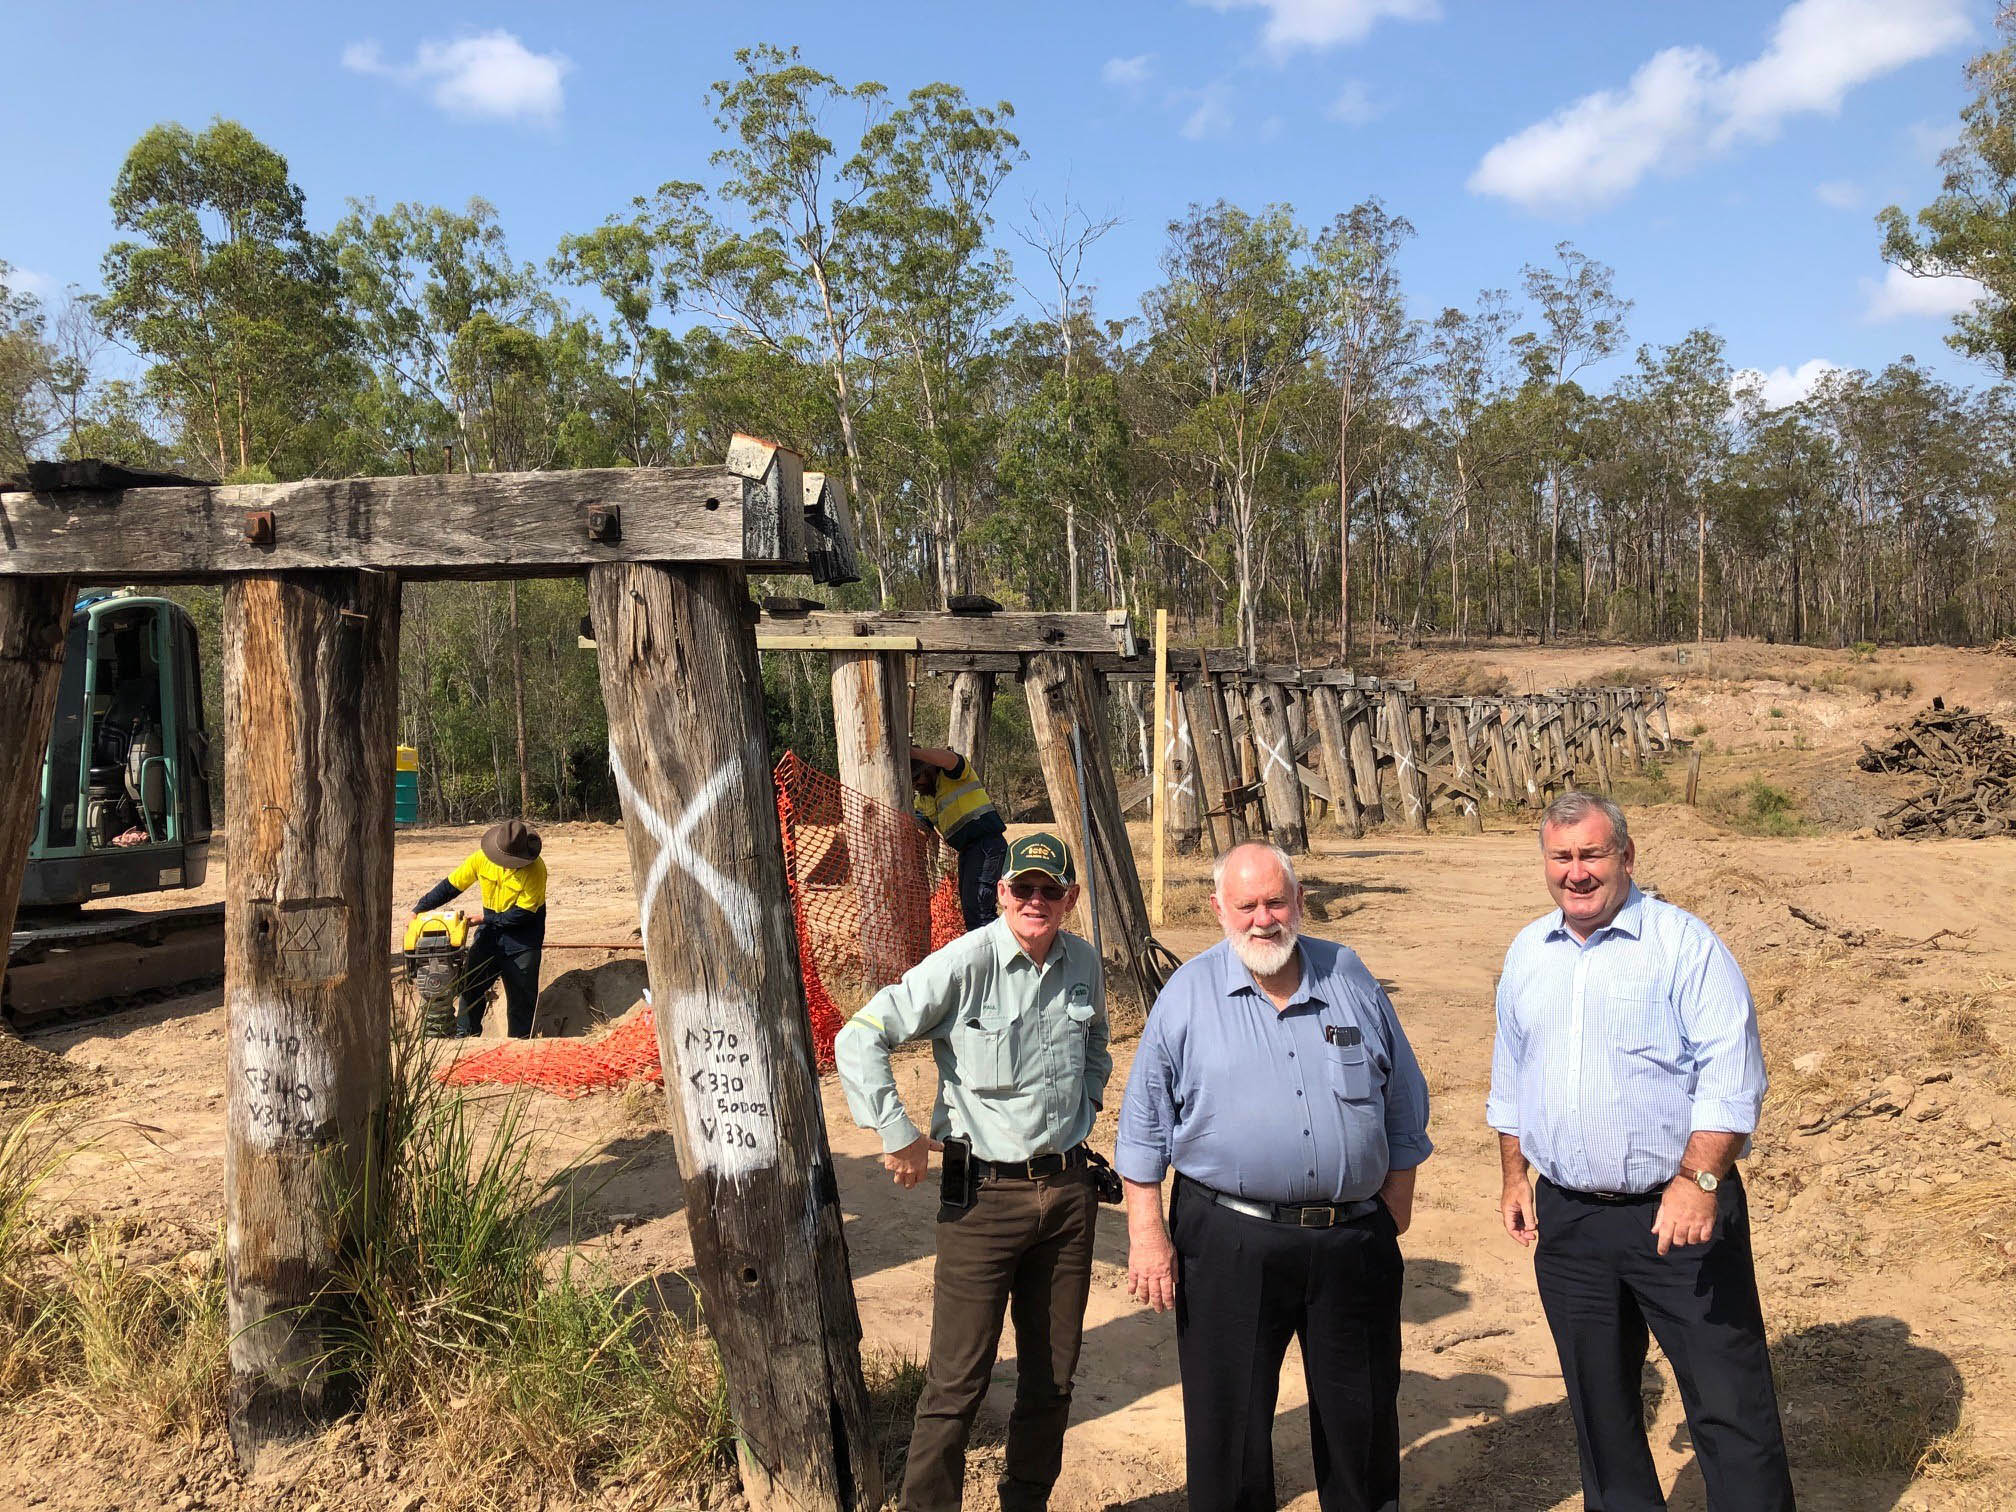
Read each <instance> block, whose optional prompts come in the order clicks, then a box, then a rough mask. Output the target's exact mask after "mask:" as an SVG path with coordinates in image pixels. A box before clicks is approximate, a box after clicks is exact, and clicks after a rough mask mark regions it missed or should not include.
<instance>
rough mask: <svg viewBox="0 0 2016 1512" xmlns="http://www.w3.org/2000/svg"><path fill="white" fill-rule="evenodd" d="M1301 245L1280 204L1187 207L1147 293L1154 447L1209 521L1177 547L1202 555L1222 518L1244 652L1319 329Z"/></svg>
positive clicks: (1255, 630)
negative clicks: (1167, 412) (1254, 211)
mask: <svg viewBox="0 0 2016 1512" xmlns="http://www.w3.org/2000/svg"><path fill="white" fill-rule="evenodd" d="M1306 247H1307V238H1306V237H1305V235H1304V233H1303V231H1302V229H1301V227H1299V226H1298V225H1297V224H1296V223H1295V219H1294V215H1293V213H1292V212H1291V211H1290V210H1289V208H1288V207H1287V206H1285V205H1275V206H1271V207H1269V208H1268V209H1267V210H1265V211H1263V212H1262V213H1260V214H1259V215H1249V214H1248V213H1247V212H1246V211H1244V210H1241V209H1239V208H1238V207H1236V206H1233V205H1228V204H1226V203H1224V202H1223V201H1220V202H1219V203H1217V204H1215V205H1212V206H1210V207H1208V208H1204V207H1198V206H1192V207H1191V209H1190V212H1189V214H1188V215H1186V216H1184V217H1183V218H1182V219H1181V220H1176V221H1172V222H1170V224H1169V242H1168V245H1167V247H1166V248H1165V249H1164V251H1163V253H1162V258H1161V268H1162V273H1163V282H1162V283H1161V284H1160V285H1158V286H1157V287H1155V288H1153V289H1151V290H1150V291H1149V292H1148V293H1147V294H1146V295H1144V296H1143V298H1142V306H1143V309H1144V311H1145V312H1146V315H1147V321H1148V333H1147V342H1148V346H1149V348H1150V351H1149V354H1148V357H1147V361H1148V362H1149V363H1150V365H1151V372H1152V378H1151V381H1152V382H1154V383H1156V384H1158V385H1159V386H1160V387H1161V388H1162V389H1163V390H1164V392H1165V394H1166V395H1167V396H1168V398H1169V400H1170V402H1171V405H1172V408H1173V410H1174V412H1175V416H1174V420H1173V423H1172V424H1171V425H1170V427H1169V428H1168V430H1167V431H1166V432H1164V433H1163V434H1162V435H1161V436H1160V437H1158V438H1157V442H1156V444H1157V445H1158V446H1159V447H1161V448H1162V449H1163V450H1164V451H1165V452H1166V453H1168V454H1169V455H1170V456H1172V457H1173V458H1176V459H1180V460H1182V461H1183V462H1186V463H1187V464H1188V465H1189V470H1190V479H1189V495H1190V503H1191V506H1192V507H1191V510H1190V513H1191V514H1192V516H1193V518H1196V519H1197V523H1199V524H1201V525H1203V526H1204V527H1205V528H1204V529H1203V530H1201V531H1198V532H1196V533H1195V534H1191V533H1189V532H1184V533H1181V534H1178V535H1177V536H1176V537H1175V538H1174V541H1173V544H1175V545H1176V546H1178V547H1179V548H1180V549H1182V550H1184V551H1186V552H1189V553H1190V554H1191V555H1193V556H1195V557H1197V558H1198V559H1199V560H1204V559H1206V554H1207V553H1208V551H1209V550H1210V544H1211V537H1212V535H1213V534H1214V533H1215V532H1216V530H1217V529H1218V528H1219V526H1220V524H1221V520H1222V524H1223V527H1224V528H1225V530H1226V531H1227V533H1228V535H1229V538H1230V539H1229V544H1230V550H1231V556H1232V560H1233V565H1234V579H1235V582H1236V585H1237V591H1238V602H1237V617H1238V624H1239V640H1240V644H1241V645H1243V646H1244V647H1245V648H1246V649H1247V651H1248V653H1249V654H1251V653H1252V652H1254V651H1255V650H1257V648H1258V645H1259V633H1260V632H1259V619H1258V614H1259V604H1258V575H1257V569H1258V567H1259V565H1260V559H1261V555H1262V551H1263V548H1264V545H1265V542H1264V540H1263V535H1264V534H1266V533H1268V532H1270V531H1272V530H1273V529H1275V528H1277V522H1278V519H1279V516H1278V515H1277V514H1275V513H1274V512H1273V511H1272V510H1271V509H1270V507H1269V506H1270V504H1271V503H1272V502H1274V501H1273V499H1272V498H1271V497H1270V485H1271V484H1273V483H1274V482H1275V481H1276V479H1275V477H1274V474H1275V473H1276V472H1277V470H1278V468H1279V465H1280V463H1281V449H1282V445H1283V442H1284V440H1285V439H1286V437H1287V435H1288V430H1289V425H1290V421H1291V419H1292V417H1293V412H1294V407H1295V405H1296V403H1297V401H1298V399H1299V398H1300V397H1301V395H1300V394H1299V390H1300V389H1301V387H1302V386H1303V385H1305V384H1306V383H1307V382H1308V381H1309V379H1310V357H1311V355H1312V353H1313V352H1314V350H1315V346H1316V342H1317V338H1318V335H1319V330H1318V326H1317V322H1316V316H1315V310H1316V302H1315V300H1314V298H1313V297H1312V291H1311V288H1310V274H1309V271H1308V268H1307V265H1306V260H1305V258H1304V253H1305V250H1306ZM1180 529H1181V527H1179V530H1180Z"/></svg>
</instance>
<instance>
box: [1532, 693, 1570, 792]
mask: <svg viewBox="0 0 2016 1512" xmlns="http://www.w3.org/2000/svg"><path fill="white" fill-rule="evenodd" d="M1540 718H1541V725H1540V732H1541V735H1542V736H1543V737H1544V738H1545V740H1546V742H1547V753H1548V755H1549V756H1550V757H1552V758H1553V763H1554V776H1553V780H1552V781H1551V782H1549V783H1547V784H1545V785H1546V786H1549V787H1552V786H1554V785H1555V784H1556V783H1558V784H1559V785H1560V786H1561V787H1562V788H1563V789H1564V790H1565V789H1566V788H1567V786H1568V782H1569V778H1570V776H1571V775H1572V774H1573V772H1574V770H1575V764H1574V762H1573V761H1571V760H1570V759H1569V757H1568V737H1567V735H1566V733H1565V732H1564V731H1563V730H1562V728H1561V724H1562V715H1561V702H1560V700H1559V699H1549V700H1548V701H1547V703H1546V704H1545V705H1544V706H1543V707H1542V710H1541V715H1540Z"/></svg>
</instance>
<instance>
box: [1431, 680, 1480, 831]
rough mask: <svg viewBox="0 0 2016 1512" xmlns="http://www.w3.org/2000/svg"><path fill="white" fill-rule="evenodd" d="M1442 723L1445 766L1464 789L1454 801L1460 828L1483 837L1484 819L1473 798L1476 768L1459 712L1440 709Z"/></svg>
mask: <svg viewBox="0 0 2016 1512" xmlns="http://www.w3.org/2000/svg"><path fill="white" fill-rule="evenodd" d="M1441 712H1442V723H1443V726H1444V728H1446V729H1447V730H1448V732H1449V764H1450V765H1451V766H1452V767H1454V768H1455V769H1456V782H1457V785H1458V786H1460V787H1462V788H1464V789H1466V791H1465V792H1463V793H1462V794H1460V795H1459V796H1458V797H1457V799H1456V806H1457V807H1458V808H1459V809H1461V810H1462V812H1463V827H1464V828H1465V829H1467V830H1468V831H1469V832H1470V833H1471V834H1473V835H1481V834H1483V833H1484V815H1483V814H1482V812H1481V811H1480V808H1479V804H1478V794H1477V766H1476V762H1475V761H1473V760H1472V758H1471V751H1470V731H1469V728H1468V726H1467V724H1466V722H1465V720H1464V716H1463V710H1462V709H1461V708H1455V707H1450V708H1444V709H1443V710H1442V711H1441Z"/></svg>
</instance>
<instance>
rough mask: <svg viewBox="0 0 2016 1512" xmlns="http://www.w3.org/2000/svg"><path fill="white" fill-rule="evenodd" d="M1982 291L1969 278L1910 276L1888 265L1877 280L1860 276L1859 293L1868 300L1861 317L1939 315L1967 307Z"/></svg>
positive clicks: (1868, 318)
mask: <svg viewBox="0 0 2016 1512" xmlns="http://www.w3.org/2000/svg"><path fill="white" fill-rule="evenodd" d="M1986 292H1987V291H1986V290H1985V289H1983V288H1982V287H1981V285H1980V284H1978V283H1976V282H1975V281H1974V280H1973V279H1971V278H1961V277H1958V276H1947V277H1939V278H1914V277H1912V276H1911V275H1910V274H1909V273H1906V272H1905V271H1904V270H1903V269H1902V268H1898V267H1892V268H1889V269H1887V270H1886V271H1885V272H1884V274H1883V281H1882V282H1881V283H1880V284H1879V283H1878V282H1876V280H1875V279H1873V278H1865V279H1863V280H1862V295H1863V298H1864V299H1865V300H1867V301H1868V302H1867V304H1866V305H1865V307H1864V308H1863V311H1862V318H1863V319H1864V320H1868V321H1883V320H1908V319H1912V318H1917V317H1927V318H1931V319H1943V318H1945V317H1946V316H1949V315H1958V314H1959V313H1960V312H1961V311H1962V310H1965V309H1968V308H1969V307H1970V306H1972V305H1973V303H1974V302H1975V301H1976V300H1977V299H1979V298H1980V297H1981V296H1982V295H1983V294H1984V293H1986Z"/></svg>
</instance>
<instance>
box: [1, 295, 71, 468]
mask: <svg viewBox="0 0 2016 1512" xmlns="http://www.w3.org/2000/svg"><path fill="white" fill-rule="evenodd" d="M13 274H14V270H13V268H12V267H10V266H9V265H8V264H7V263H5V262H0V477H6V476H9V475H11V474H14V473H17V472H19V471H20V470H21V468H22V466H23V465H24V464H26V463H27V462H28V461H30V460H31V459H32V458H33V457H34V456H35V455H36V454H37V453H39V452H40V450H41V448H42V445H43V443H44V442H45V441H46V440H47V439H48V438H49V436H51V435H52V434H53V433H54V431H55V428H56V418H57V417H56V407H55V405H54V403H53V402H52V395H51V392H50V385H51V381H52V379H53V378H54V375H55V370H56V350H55V347H54V346H53V345H52V344H51V343H50V341H49V338H48V333H47V330H46V327H45V322H44V318H43V314H42V302H41V301H40V300H39V299H37V298H36V297H35V296H34V295H32V294H30V293H28V292H26V291H25V290H17V289H15V288H12V287H11V286H10V285H9V283H8V280H9V279H10V278H11V277H13Z"/></svg>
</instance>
